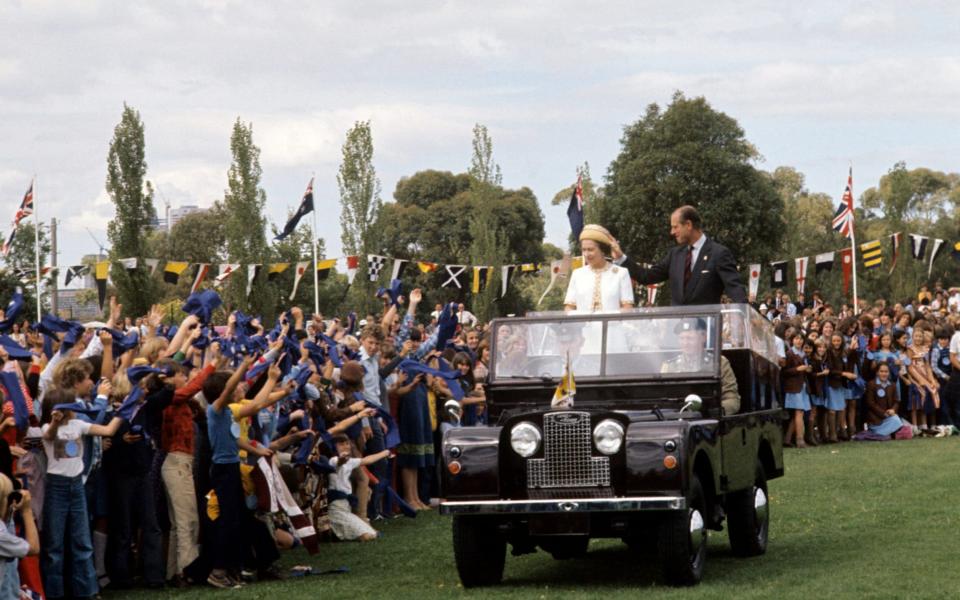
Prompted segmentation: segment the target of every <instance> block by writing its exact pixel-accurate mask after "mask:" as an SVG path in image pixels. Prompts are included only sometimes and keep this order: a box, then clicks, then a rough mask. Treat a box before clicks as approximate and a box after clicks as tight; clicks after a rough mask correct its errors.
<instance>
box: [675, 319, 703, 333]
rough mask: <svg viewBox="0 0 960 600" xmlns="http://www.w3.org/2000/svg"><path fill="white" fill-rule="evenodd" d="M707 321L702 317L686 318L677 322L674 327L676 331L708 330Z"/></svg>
mask: <svg viewBox="0 0 960 600" xmlns="http://www.w3.org/2000/svg"><path fill="white" fill-rule="evenodd" d="M706 330H707V322H706V321H704V320H703V319H700V318H689V319H684V320H682V321H680V322H679V323H677V326H676V327H674V328H673V332H674V333H683V332H684V331H706Z"/></svg>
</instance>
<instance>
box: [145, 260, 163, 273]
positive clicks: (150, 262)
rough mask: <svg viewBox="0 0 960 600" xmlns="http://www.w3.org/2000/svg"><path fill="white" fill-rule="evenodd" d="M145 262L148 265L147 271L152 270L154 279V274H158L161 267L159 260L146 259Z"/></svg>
mask: <svg viewBox="0 0 960 600" xmlns="http://www.w3.org/2000/svg"><path fill="white" fill-rule="evenodd" d="M143 262H144V263H146V265H147V269H149V270H150V276H151V277H152V276H153V274H154V273H156V272H157V267H159V266H160V259H159V258H145V259H143Z"/></svg>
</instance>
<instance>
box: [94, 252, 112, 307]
mask: <svg viewBox="0 0 960 600" xmlns="http://www.w3.org/2000/svg"><path fill="white" fill-rule="evenodd" d="M109 275H110V261H109V260H101V261H98V262H97V266H96V269H95V270H94V279H96V280H97V299H98V300H100V309H101V310H102V309H103V302H104V300H106V299H107V277H108V276H109Z"/></svg>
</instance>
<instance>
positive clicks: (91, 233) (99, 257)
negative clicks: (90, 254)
mask: <svg viewBox="0 0 960 600" xmlns="http://www.w3.org/2000/svg"><path fill="white" fill-rule="evenodd" d="M84 229H86V230H87V233H88V234H90V237H91V238H93V242H94V243H95V244H96V245H97V247H98V248H100V252H99V253H98V254H97V258H98V259H102V258H103V255H104V254H106V252H104V248H106V246H104V245H103V242H101V241H100V240H99V239H98V238H97V236H95V235H93V232H92V231H90V228H89V227H84Z"/></svg>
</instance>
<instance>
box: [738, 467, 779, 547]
mask: <svg viewBox="0 0 960 600" xmlns="http://www.w3.org/2000/svg"><path fill="white" fill-rule="evenodd" d="M728 498H729V499H728V501H727V515H728V519H729V523H728V526H729V529H730V547H731V548H732V549H733V554H734V555H735V556H740V557H748V556H759V555H761V554H763V553H764V552H766V551H767V537H768V535H769V533H770V497H769V496H768V495H767V475H766V472H765V471H764V469H763V464H762V463H761V462H760V461H759V460H758V461H757V475H756V478H755V480H754V483H753V485H752V486H750V487H749V488H747V489H745V490H741V491H739V492H734V493H732V494H730V495H729V496H728Z"/></svg>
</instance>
